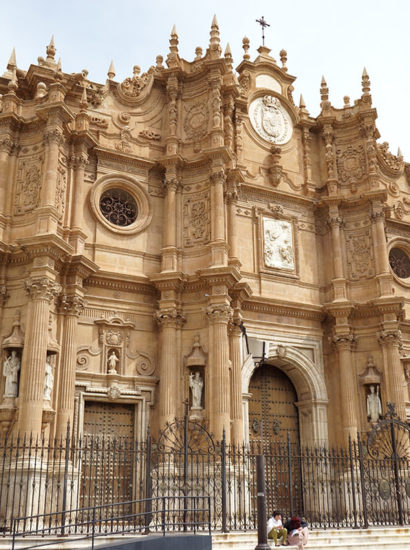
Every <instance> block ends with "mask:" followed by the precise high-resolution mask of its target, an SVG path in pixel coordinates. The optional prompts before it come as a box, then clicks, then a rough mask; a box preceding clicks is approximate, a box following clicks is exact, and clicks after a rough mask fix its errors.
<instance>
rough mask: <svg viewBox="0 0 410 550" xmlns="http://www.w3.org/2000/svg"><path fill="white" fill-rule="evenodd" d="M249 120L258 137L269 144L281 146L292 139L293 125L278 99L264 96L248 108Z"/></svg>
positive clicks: (255, 100)
mask: <svg viewBox="0 0 410 550" xmlns="http://www.w3.org/2000/svg"><path fill="white" fill-rule="evenodd" d="M249 118H250V119H251V123H252V126H253V128H254V129H255V131H256V132H257V133H258V135H259V136H260V137H261V138H262V139H264V140H266V141H269V142H270V143H276V144H278V145H282V144H284V143H287V142H288V141H289V140H290V138H291V137H292V131H293V125H292V120H291V118H290V116H289V113H288V112H287V111H286V109H285V108H284V107H283V105H282V103H281V102H280V99H278V98H277V97H274V96H270V95H265V96H263V97H258V98H257V99H254V100H253V101H252V103H251V104H250V106H249Z"/></svg>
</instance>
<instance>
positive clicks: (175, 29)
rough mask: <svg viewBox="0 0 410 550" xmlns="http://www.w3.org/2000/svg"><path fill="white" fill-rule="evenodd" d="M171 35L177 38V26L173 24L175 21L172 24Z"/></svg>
mask: <svg viewBox="0 0 410 550" xmlns="http://www.w3.org/2000/svg"><path fill="white" fill-rule="evenodd" d="M171 36H176V37H177V38H178V33H177V28H176V26H175V23H174V24H173V25H172V29H171Z"/></svg>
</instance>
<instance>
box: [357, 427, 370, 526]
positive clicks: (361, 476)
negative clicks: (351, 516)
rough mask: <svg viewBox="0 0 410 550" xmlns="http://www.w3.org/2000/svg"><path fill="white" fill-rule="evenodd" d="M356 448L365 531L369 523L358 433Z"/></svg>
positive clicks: (360, 441)
mask: <svg viewBox="0 0 410 550" xmlns="http://www.w3.org/2000/svg"><path fill="white" fill-rule="evenodd" d="M357 446H358V451H359V471H360V485H361V488H362V507H363V520H364V527H365V528H366V529H367V528H368V527H369V522H368V519H367V492H366V480H365V478H364V464H363V449H362V440H361V439H360V434H359V432H358V433H357Z"/></svg>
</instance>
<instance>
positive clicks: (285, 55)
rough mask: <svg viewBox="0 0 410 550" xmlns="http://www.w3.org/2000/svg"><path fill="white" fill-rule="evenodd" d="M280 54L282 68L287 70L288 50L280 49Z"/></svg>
mask: <svg viewBox="0 0 410 550" xmlns="http://www.w3.org/2000/svg"><path fill="white" fill-rule="evenodd" d="M279 56H280V60H281V62H282V69H283V70H284V71H287V70H288V68H287V66H286V62H287V60H288V52H287V51H286V50H280V52H279Z"/></svg>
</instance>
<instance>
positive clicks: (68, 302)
mask: <svg viewBox="0 0 410 550" xmlns="http://www.w3.org/2000/svg"><path fill="white" fill-rule="evenodd" d="M60 309H61V311H62V312H63V313H65V314H66V315H74V316H75V317H79V316H80V315H81V313H82V312H83V310H84V298H83V297H82V296H79V295H78V294H71V295H67V294H63V295H62V296H61V299H60Z"/></svg>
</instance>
